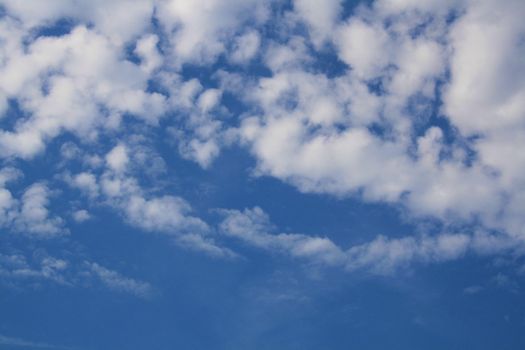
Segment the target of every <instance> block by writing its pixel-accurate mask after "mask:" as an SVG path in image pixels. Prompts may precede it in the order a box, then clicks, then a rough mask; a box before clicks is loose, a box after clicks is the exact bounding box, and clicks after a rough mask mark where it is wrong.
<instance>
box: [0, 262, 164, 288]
mask: <svg viewBox="0 0 525 350" xmlns="http://www.w3.org/2000/svg"><path fill="white" fill-rule="evenodd" d="M43 282H51V283H56V284H59V285H62V286H68V287H86V286H90V285H91V286H92V285H96V284H97V283H101V284H102V285H103V286H105V287H106V288H109V289H110V290H114V291H116V292H121V293H128V294H131V295H134V296H136V297H139V298H149V297H151V296H153V294H154V293H155V289H154V288H153V287H152V286H151V285H150V284H149V283H147V282H143V281H139V280H136V279H133V278H130V277H126V276H123V275H122V274H120V273H119V272H117V271H114V270H110V269H108V268H106V267H104V266H102V265H100V264H97V263H95V262H90V261H83V262H80V263H77V262H74V261H70V260H68V259H65V258H55V257H53V256H50V255H47V254H45V253H44V254H42V253H41V252H40V254H38V252H37V253H35V254H33V257H32V258H28V257H26V256H25V255H24V254H21V253H0V283H2V284H3V285H7V286H11V287H14V288H19V287H21V286H22V287H24V286H27V285H32V286H34V287H38V286H39V285H40V284H42V283H43Z"/></svg>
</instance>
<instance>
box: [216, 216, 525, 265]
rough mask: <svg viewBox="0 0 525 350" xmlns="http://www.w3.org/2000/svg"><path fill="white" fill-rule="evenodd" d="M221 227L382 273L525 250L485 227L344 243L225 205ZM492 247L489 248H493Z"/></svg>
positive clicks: (265, 244) (314, 259) (293, 252)
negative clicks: (284, 229) (285, 228)
mask: <svg viewBox="0 0 525 350" xmlns="http://www.w3.org/2000/svg"><path fill="white" fill-rule="evenodd" d="M221 213H222V214H223V215H224V220H223V221H222V223H221V225H220V228H221V231H222V232H223V233H224V234H226V235H228V236H230V237H234V238H237V239H239V240H242V241H243V242H245V243H247V244H249V245H252V246H255V247H258V248H261V249H264V250H267V251H269V252H279V253H283V254H287V255H289V256H291V257H294V258H299V259H302V260H303V261H305V262H308V263H315V264H321V265H325V266H338V267H341V268H344V269H346V270H347V271H355V270H367V271H370V272H373V273H376V274H391V273H393V272H395V271H397V270H399V269H401V268H407V267H410V266H411V265H412V264H414V263H420V264H424V263H431V262H443V261H451V260H456V259H458V258H461V257H462V256H464V255H466V254H467V253H476V254H482V255H487V254H497V253H501V252H504V251H509V250H515V251H520V250H522V249H523V242H519V241H514V240H511V239H508V238H504V237H501V236H493V235H489V234H487V233H483V232H479V233H475V234H472V235H468V234H462V233H457V234H451V233H442V234H437V235H434V236H429V235H420V236H406V237H401V238H387V237H385V236H378V237H377V238H375V239H374V240H372V241H370V242H367V243H364V244H361V245H355V246H352V247H349V248H346V249H345V248H342V247H339V246H338V245H336V244H335V243H334V242H333V241H331V240H330V239H329V238H326V237H320V236H308V235H304V234H298V233H277V234H275V233H272V231H275V228H274V227H273V225H271V223H270V221H269V217H268V215H266V213H264V211H262V209H260V208H258V207H255V208H253V209H245V210H244V211H238V210H222V211H221ZM489 246H490V247H491V248H490V249H487V248H488V247H489Z"/></svg>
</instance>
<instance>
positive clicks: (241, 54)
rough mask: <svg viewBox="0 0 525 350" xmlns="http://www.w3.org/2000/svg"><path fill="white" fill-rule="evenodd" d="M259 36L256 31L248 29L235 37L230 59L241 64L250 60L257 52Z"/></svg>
mask: <svg viewBox="0 0 525 350" xmlns="http://www.w3.org/2000/svg"><path fill="white" fill-rule="evenodd" d="M260 45H261V36H260V35H259V33H258V32H256V31H249V32H247V33H244V34H243V35H241V36H239V37H238V38H236V39H235V43H234V45H233V51H232V52H231V54H230V60H231V61H232V62H234V63H238V64H242V63H247V62H248V61H250V60H251V59H252V58H253V57H254V56H255V55H256V54H257V52H258V50H259V46H260Z"/></svg>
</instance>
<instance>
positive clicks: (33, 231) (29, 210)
mask: <svg viewBox="0 0 525 350" xmlns="http://www.w3.org/2000/svg"><path fill="white" fill-rule="evenodd" d="M50 195H51V193H50V191H49V189H48V188H47V186H46V185H45V184H43V183H35V184H33V185H31V186H30V187H29V188H28V189H26V190H25V192H24V194H23V196H22V198H21V207H20V211H19V213H17V215H16V218H15V223H14V225H15V228H16V230H17V231H20V232H21V233H23V234H30V235H33V236H43V237H47V236H56V235H61V234H67V233H68V231H67V230H66V229H65V228H64V222H63V220H62V218H60V217H57V216H52V215H50V212H49V209H48V205H49V196H50Z"/></svg>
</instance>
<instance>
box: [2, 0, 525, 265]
mask: <svg viewBox="0 0 525 350" xmlns="http://www.w3.org/2000/svg"><path fill="white" fill-rule="evenodd" d="M0 4H2V6H3V7H4V8H5V11H6V15H5V16H3V17H2V18H1V19H0V43H1V45H0V75H1V76H2V79H1V80H0V114H1V115H2V116H3V117H4V118H5V116H6V115H8V113H7V112H8V111H9V110H10V109H12V108H13V106H14V105H16V106H17V108H18V109H19V117H18V119H17V120H16V121H15V122H13V123H11V122H10V121H7V122H6V123H5V125H4V124H2V129H1V130H0V157H2V158H3V159H7V160H8V161H10V160H13V159H15V160H16V158H23V159H25V160H30V159H31V158H33V157H35V156H36V155H37V154H39V153H41V152H43V151H44V150H45V148H46V145H47V144H48V143H50V142H51V141H52V140H54V139H56V138H57V137H58V136H59V135H62V134H64V133H67V134H70V135H73V136H74V137H76V138H77V139H78V141H79V142H80V143H82V147H84V146H86V145H96V146H97V147H93V149H95V150H96V151H94V153H97V152H99V150H100V149H101V148H105V147H98V146H101V145H100V144H98V143H97V142H98V141H99V139H100V138H101V136H107V135H109V136H111V138H112V139H114V137H119V138H120V137H121V136H122V135H125V134H126V133H127V128H126V127H127V126H128V125H125V123H126V121H127V120H128V118H130V117H131V116H133V117H134V118H135V120H138V121H139V122H142V123H145V124H147V125H148V126H147V129H148V131H151V130H153V131H152V132H151V134H149V133H148V132H146V131H144V130H142V132H143V135H141V137H142V138H145V139H149V138H151V139H153V138H154V137H157V136H159V135H160V134H161V133H162V132H163V130H161V128H158V126H159V125H160V121H161V118H163V117H166V118H165V119H164V120H166V123H167V125H168V129H167V130H168V135H169V136H170V138H171V139H172V140H173V144H174V145H175V146H176V147H178V151H179V153H180V154H181V155H182V157H184V158H186V159H191V160H193V161H195V162H197V163H198V164H199V165H200V166H201V167H203V168H208V167H210V166H211V165H212V162H213V160H214V159H215V158H216V157H217V155H218V154H219V153H220V151H221V148H222V147H224V145H227V144H230V143H231V142H232V140H233V139H234V138H237V140H238V141H239V144H240V145H242V146H243V147H246V148H247V149H249V150H250V152H251V154H252V155H253V156H254V158H255V159H256V162H257V165H256V169H255V173H256V174H264V175H271V176H274V177H276V178H279V179H281V180H283V181H286V182H289V183H291V184H293V185H295V186H296V187H298V188H299V189H300V190H301V191H305V192H318V193H326V194H330V195H335V196H339V197H340V196H359V198H362V199H364V200H367V201H376V202H388V203H393V204H396V205H399V206H400V207H402V208H403V209H405V210H406V212H407V213H408V214H409V216H410V217H412V218H415V219H416V220H417V219H418V218H420V217H427V216H429V217H433V218H437V219H440V220H442V222H443V223H444V224H445V226H447V225H448V224H452V225H455V224H468V223H474V222H475V223H476V224H480V225H481V226H483V227H484V228H485V229H493V230H496V231H500V232H501V236H497V237H484V238H483V239H481V238H480V237H481V236H479V235H478V236H476V235H474V234H473V235H468V236H465V235H454V236H447V235H442V236H439V237H427V236H421V237H416V236H414V237H412V236H411V237H406V238H403V239H389V238H387V237H379V238H378V239H377V240H375V241H373V242H370V243H369V244H365V245H363V246H360V247H353V248H350V250H343V249H341V248H338V247H337V246H336V245H335V244H333V242H331V241H329V240H328V239H327V238H319V237H307V236H304V235H301V234H279V235H269V234H266V233H265V234H263V233H261V232H262V231H261V230H260V229H259V228H257V230H258V231H256V232H259V234H250V233H249V232H248V231H246V230H244V231H243V230H241V229H240V228H238V227H237V226H242V225H237V226H236V225H235V222H236V221H235V220H233V218H234V217H236V216H235V215H234V213H233V212H231V213H230V214H231V215H230V216H231V217H232V220H230V221H228V222H229V223H230V224H231V225H232V226H231V227H229V229H228V230H225V231H227V232H229V233H230V235H232V236H242V237H243V238H244V239H246V240H248V241H250V242H251V243H252V244H254V245H257V246H260V247H262V248H265V249H274V248H275V247H276V248H275V249H278V250H282V251H286V252H287V253H288V254H290V255H292V256H313V257H315V260H316V261H318V262H321V261H323V262H328V261H329V262H330V263H332V264H336V263H337V264H339V265H345V266H347V268H349V269H352V268H354V267H359V266H374V267H373V269H376V270H378V271H379V270H385V271H386V270H388V267H389V266H396V265H403V264H408V263H410V262H411V261H415V260H421V261H440V260H448V259H453V258H456V257H458V256H461V255H462V254H464V253H465V252H468V251H469V250H479V251H488V250H490V244H489V243H490V242H492V244H493V245H495V246H496V247H498V248H497V249H496V248H494V249H495V250H497V251H501V250H504V249H507V246H508V245H509V244H510V243H508V242H519V241H520V240H521V238H522V237H524V235H525V220H524V219H523V215H522V213H521V211H522V210H521V209H522V208H523V207H524V205H525V190H524V188H525V182H524V180H523V179H525V171H524V169H525V157H524V156H523V155H522V153H523V152H520V149H521V148H523V147H525V137H524V136H523V135H525V124H524V120H525V119H524V118H525V102H524V101H525V85H524V81H525V63H524V61H523V59H521V58H522V57H523V55H524V53H525V52H523V51H524V47H525V46H524V45H523V37H524V32H525V26H524V25H523V21H522V18H521V17H520V14H521V13H523V12H524V10H525V8H524V4H523V2H522V1H519V0H509V1H506V2H504V3H502V2H498V1H495V0H482V1H473V0H472V1H471V0H447V1H437V0H436V1H434V0H432V1H425V2H420V1H415V0H395V1H383V0H377V1H375V2H373V3H371V4H369V5H367V4H362V5H361V6H358V7H357V8H356V9H355V11H354V12H353V13H352V14H351V15H350V16H349V17H348V18H342V16H343V9H342V5H341V2H340V1H339V0H331V1H327V2H315V1H310V0H295V1H294V2H293V3H292V5H293V7H292V8H291V9H284V10H283V8H281V7H280V6H276V8H279V9H278V10H276V11H279V12H278V13H272V12H271V11H274V10H275V9H270V5H271V4H270V3H269V2H266V1H264V2H257V1H252V0H250V1H240V0H227V1H218V0H213V1H204V0H199V1H192V2H188V1H186V2H185V1H177V0H173V1H172V0H158V1H153V0H152V1H147V0H144V1H135V2H133V3H132V4H130V3H129V2H125V1H110V2H103V1H98V0H97V1H93V2H68V1H62V0H53V1H49V2H46V4H45V5H43V4H42V3H41V2H38V1H25V2H20V1H10V0H5V1H0ZM269 14H272V15H275V16H274V17H275V18H274V19H272V16H269ZM152 16H155V17H156V20H158V21H156V22H155V23H157V24H158V26H153V25H152V21H151V20H152ZM63 18H68V19H70V20H71V23H72V29H71V31H69V32H68V33H66V34H64V35H58V36H40V37H37V36H35V35H36V34H35V33H38V30H39V29H41V28H46V27H49V26H53V25H55V24H56V23H57V21H59V20H60V19H63ZM272 20H273V21H274V22H279V23H278V25H277V24H276V23H271V24H272V25H275V26H274V27H275V28H274V29H275V32H274V33H272V35H274V36H273V37H265V36H264V35H265V34H266V33H267V31H265V30H263V29H264V28H262V24H264V23H265V22H266V21H272ZM302 24H304V25H305V28H306V29H307V30H308V35H304V33H303V32H301V30H297V29H298V27H297V25H302ZM154 32H155V33H154ZM228 50H229V51H228ZM332 50H333V51H332ZM331 54H334V55H335V56H336V57H335V56H334V57H331V59H333V60H334V61H339V62H338V64H339V63H341V62H342V63H343V64H344V65H345V67H343V68H341V69H340V70H338V71H337V72H336V73H334V72H325V71H324V70H323V68H322V65H323V64H324V63H327V64H328V63H329V62H324V61H323V58H322V57H324V56H323V55H331ZM133 55H134V58H131V57H130V56H133ZM221 55H224V56H223V57H224V58H225V59H226V60H229V62H230V63H233V64H239V65H243V64H246V63H247V62H249V61H250V60H252V59H253V58H254V57H255V56H257V55H260V57H261V58H262V64H264V65H265V66H266V68H268V69H269V70H264V71H265V73H264V74H263V75H261V76H259V71H258V70H255V71H253V72H250V73H249V75H250V76H249V77H247V76H243V74H241V73H232V72H225V71H223V70H220V71H218V72H211V73H210V77H209V78H210V80H211V81H213V83H212V84H209V83H208V82H204V80H203V82H201V81H199V80H198V79H195V78H189V79H188V78H187V77H185V76H184V75H183V74H182V70H181V69H182V68H183V67H185V65H187V64H190V65H200V66H203V65H208V67H207V68H212V67H216V66H215V63H217V62H219V63H220V61H217V59H218V58H219V57H221ZM128 57H129V58H128ZM136 58H138V61H139V62H135V59H136ZM134 62H135V63H134ZM257 63H259V62H257ZM318 64H320V66H321V68H320V67H319V65H318ZM219 65H221V64H219ZM225 67H230V66H228V65H226V66H225ZM225 67H220V68H219V69H224V68H225ZM245 68H246V66H245V67H234V68H232V69H238V70H240V71H243V70H244V69H245ZM213 69H214V68H213ZM213 73H215V74H213ZM215 83H217V85H218V86H215ZM152 87H153V88H152ZM152 90H158V91H162V94H161V93H157V92H152ZM226 92H227V93H232V94H233V95H234V96H235V97H236V98H239V99H241V100H242V102H243V103H244V104H245V105H246V106H247V108H246V111H244V112H245V113H244V112H241V113H239V115H237V114H236V115H232V114H233V113H230V112H229V111H228V110H227V108H226V107H225V104H226V102H225V100H226V99H227V98H226V97H224V96H226V95H225V93H226ZM227 117H228V118H230V117H231V119H229V120H228V121H225V120H226V118H227ZM440 118H442V120H441V119H440ZM164 120H163V122H164ZM440 120H441V121H440ZM447 124H448V125H447ZM123 125H124V126H126V127H123ZM162 126H163V127H164V124H162ZM237 126H238V127H237ZM144 129H146V128H144ZM152 135H153V136H152ZM123 139H125V140H124V141H123V142H121V143H119V144H116V145H114V148H113V149H112V150H109V151H107V153H106V154H102V153H100V152H99V154H92V153H85V154H83V153H82V151H81V150H80V148H79V147H76V148H75V147H72V146H71V145H69V146H67V145H66V146H64V147H62V148H61V152H62V156H63V163H61V165H60V166H61V167H63V166H64V164H66V163H64V162H72V161H74V160H77V159H80V158H82V159H83V163H82V167H83V169H82V170H80V171H77V172H76V173H75V174H70V173H68V172H63V174H66V175H64V179H65V180H66V181H67V182H68V183H69V184H70V185H71V186H73V187H76V188H79V189H81V190H82V191H83V192H84V193H86V194H87V196H88V198H89V199H90V200H92V201H95V202H97V203H103V204H104V205H108V206H110V207H113V208H115V209H117V211H118V212H119V213H121V214H122V216H123V217H124V218H125V220H126V221H127V222H128V223H130V224H132V225H135V226H137V227H140V228H142V229H144V230H147V231H159V232H165V233H168V234H170V235H171V236H173V237H174V239H175V240H177V241H178V242H179V243H180V244H182V245H187V246H194V247H200V249H202V250H204V251H207V252H209V253H212V254H215V255H224V256H226V255H233V253H232V252H231V251H229V250H227V249H226V248H222V247H219V246H217V245H216V244H215V242H214V240H213V239H212V238H211V236H210V235H209V232H210V231H212V230H211V229H210V227H209V226H208V225H207V224H205V223H204V222H203V221H202V220H200V219H198V218H196V217H195V216H193V214H192V212H191V206H190V205H189V203H187V202H186V201H184V200H183V199H182V198H180V197H178V196H177V195H171V194H158V193H154V191H153V190H152V191H149V190H146V189H145V188H144V187H143V184H141V182H142V175H144V174H145V175H146V176H147V179H148V180H151V179H155V177H156V176H158V175H159V174H161V173H162V172H163V171H164V170H165V167H166V165H165V163H164V161H163V160H162V158H161V157H158V156H156V155H155V152H153V151H151V150H150V148H148V147H142V146H139V145H138V144H139V143H140V142H138V141H137V142H136V143H134V142H135V141H133V140H131V138H128V139H126V138H125V137H123ZM105 152H106V151H105ZM9 178H12V174H11V175H9V174H8V172H4V171H2V172H0V225H2V227H16V229H17V230H19V231H26V232H27V233H37V232H40V233H39V234H40V235H41V236H46V235H47V236H52V235H57V234H59V233H64V232H66V230H65V229H64V228H63V223H62V221H61V219H60V218H58V217H57V216H54V215H52V213H50V211H49V208H48V207H49V195H50V191H49V189H48V188H47V186H46V185H44V184H43V183H37V184H33V185H32V186H30V187H29V188H27V189H26V192H25V194H24V195H22V196H21V198H15V196H14V195H13V193H12V192H11V191H10V190H8V189H7V187H6V183H7V181H8V179H9ZM139 179H140V180H141V181H139ZM166 210H167V211H169V215H167V214H166ZM242 215H244V216H248V217H250V216H252V217H251V218H250V220H251V221H255V222H258V220H259V221H264V220H263V219H261V217H264V214H263V213H260V212H258V211H257V210H255V209H254V210H253V211H247V212H245V213H243V214H242ZM257 217H259V219H257ZM237 219H238V220H240V221H242V219H241V217H237ZM237 219H236V220H237ZM225 225H226V224H225ZM263 231H264V230H263ZM509 236H510V237H512V239H511V238H509ZM487 242H489V243H487ZM516 244H517V243H516ZM328 257H330V258H328ZM343 260H344V261H345V262H344V263H343V262H341V261H343Z"/></svg>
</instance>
